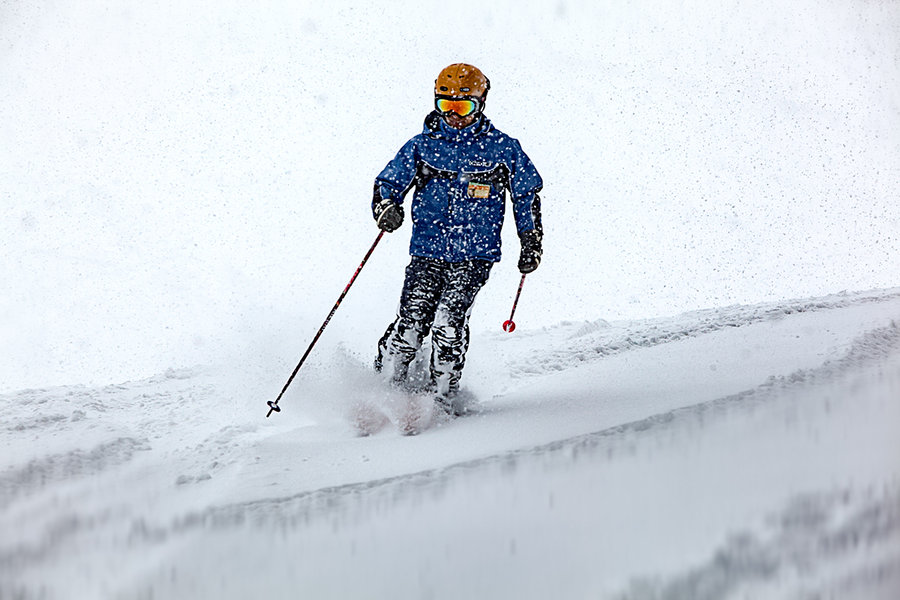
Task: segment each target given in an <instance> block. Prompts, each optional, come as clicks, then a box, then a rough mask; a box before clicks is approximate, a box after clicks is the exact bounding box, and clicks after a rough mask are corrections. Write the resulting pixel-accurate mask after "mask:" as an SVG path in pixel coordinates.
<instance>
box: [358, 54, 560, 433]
mask: <svg viewBox="0 0 900 600" xmlns="http://www.w3.org/2000/svg"><path fill="white" fill-rule="evenodd" d="M490 87H491V84H490V81H488V79H487V77H485V76H484V74H483V73H482V72H481V71H480V70H479V69H478V68H476V67H474V66H472V65H468V64H462V63H457V64H452V65H450V66H448V67H447V68H445V69H444V70H442V71H441V73H440V75H438V78H437V80H436V81H435V83H434V106H435V110H434V111H432V112H431V113H430V114H429V115H428V116H427V117H426V118H425V127H424V130H423V132H422V133H421V134H419V135H417V136H415V137H413V138H412V139H411V140H409V141H408V142H407V143H406V144H405V145H404V146H403V147H402V148H401V149H400V151H399V152H398V153H397V155H396V156H395V157H394V159H393V160H391V161H390V162H389V163H388V164H387V166H386V167H385V168H384V170H382V171H381V173H380V174H379V175H378V177H377V178H376V179H375V193H374V197H373V199H372V213H373V216H374V217H375V221H376V223H377V224H378V227H379V228H381V229H382V230H384V231H386V232H392V231H395V230H396V229H397V228H399V227H400V225H401V224H402V223H403V215H404V211H403V199H404V197H405V196H406V193H407V192H408V191H409V190H410V189H411V188H412V187H413V186H415V193H414V195H413V199H412V203H411V206H410V214H411V217H412V239H411V241H410V251H409V252H410V255H411V260H410V263H409V266H407V267H406V278H405V280H404V283H403V291H402V293H401V296H400V307H399V310H398V313H397V317H396V319H395V320H394V322H393V323H391V324H390V325H389V326H388V328H387V331H385V333H384V336H383V337H382V338H381V340H380V341H379V343H378V355H377V357H376V359H375V369H376V371H379V372H382V373H384V374H385V376H386V377H387V378H388V379H389V380H390V381H391V382H392V383H393V384H395V385H397V386H400V387H403V388H406V389H410V387H412V382H410V381H409V376H410V374H409V366H410V363H411V362H412V361H413V360H414V359H415V357H416V354H417V352H418V351H419V349H420V347H421V345H422V342H423V340H424V339H425V337H426V336H427V335H428V334H429V332H430V333H431V343H432V353H431V363H430V381H429V382H428V389H429V390H431V391H433V393H434V394H435V397H434V399H435V402H436V404H437V405H438V406H439V407H440V408H441V409H443V410H444V411H445V412H446V413H447V414H449V415H452V416H458V415H459V414H462V413H463V412H464V411H465V407H464V406H462V405H461V403H460V402H459V401H455V399H456V397H457V392H458V391H459V379H460V376H461V375H462V370H463V366H464V364H465V358H466V350H467V348H468V344H469V327H468V320H469V314H470V311H471V308H472V303H473V302H474V300H475V296H476V294H477V293H478V291H479V290H480V289H481V287H482V286H483V285H484V284H485V282H486V281H487V279H488V275H489V274H490V271H491V267H492V266H493V264H494V263H495V262H497V261H499V260H500V229H501V226H502V224H503V215H504V211H505V205H504V193H505V192H506V191H507V190H508V191H509V193H510V196H511V199H512V206H513V213H514V217H515V223H516V229H517V231H518V235H519V240H520V242H521V253H520V255H519V265H518V266H519V271H520V272H522V273H530V272H532V271H534V270H535V269H537V267H538V265H539V264H540V261H541V253H542V247H541V238H542V235H543V231H542V228H541V214H540V198H539V197H538V192H539V191H540V190H541V187H542V181H541V176H540V175H539V174H538V172H537V170H536V169H535V167H534V165H533V164H532V162H531V160H530V159H529V158H528V156H526V154H525V153H524V152H523V151H522V147H521V146H520V145H519V142H518V141H517V140H515V139H513V138H511V137H509V136H507V135H506V134H504V133H502V132H500V131H499V130H498V129H497V128H495V127H494V126H493V125H492V124H491V122H490V120H489V119H488V118H487V117H486V116H484V113H483V111H484V105H485V100H486V99H487V93H488V90H489V89H490Z"/></svg>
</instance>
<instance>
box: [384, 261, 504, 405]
mask: <svg viewBox="0 0 900 600" xmlns="http://www.w3.org/2000/svg"><path fill="white" fill-rule="evenodd" d="M492 266H493V263H491V262H489V261H486V260H470V261H465V262H460V263H450V262H445V261H442V260H437V259H431V258H423V257H420V256H413V257H412V260H411V261H410V263H409V266H408V267H406V279H405V281H404V283H403V293H402V294H401V296H400V308H399V310H398V312H397V319H396V320H395V321H394V322H393V323H391V324H390V325H389V326H388V328H387V331H385V332H384V336H383V337H382V338H381V340H380V341H379V342H378V356H377V358H376V359H375V370H376V371H379V372H382V373H384V374H385V375H386V376H388V377H389V378H390V380H391V381H392V382H393V383H395V384H397V385H401V386H405V385H408V384H409V382H408V380H407V378H408V376H409V365H410V363H412V361H413V360H414V359H415V358H416V354H417V353H418V352H419V349H420V348H421V346H422V341H423V340H424V339H425V338H426V336H427V335H428V334H429V332H430V333H431V346H432V348H431V373H430V384H431V385H432V386H433V388H434V392H435V393H436V394H437V395H440V396H443V397H446V398H449V397H451V396H452V395H454V394H455V393H456V392H457V390H458V389H459V378H460V376H461V375H462V370H463V366H465V362H466V350H467V349H468V346H469V314H470V313H471V311H472V303H473V302H474V301H475V295H476V294H477V293H478V291H479V290H480V289H481V287H482V286H483V285H484V284H485V282H486V281H487V279H488V275H490V272H491V267H492Z"/></svg>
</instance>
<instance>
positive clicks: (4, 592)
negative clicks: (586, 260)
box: [0, 289, 900, 600]
mask: <svg viewBox="0 0 900 600" xmlns="http://www.w3.org/2000/svg"><path fill="white" fill-rule="evenodd" d="M898 299H900V290H896V289H895V290H885V291H882V292H867V293H862V294H842V295H838V296H830V297H826V298H820V299H813V300H806V301H791V302H786V303H773V304H766V305H759V306H747V307H743V306H739V307H728V308H724V309H715V310H708V311H698V312H694V313H688V314H685V315H681V316H679V317H673V318H670V319H657V320H652V321H640V322H633V323H628V324H622V325H618V326H611V325H609V324H607V323H606V322H605V321H602V320H600V321H596V322H593V323H586V324H570V323H564V324H561V325H560V326H559V327H557V328H555V329H554V330H552V331H550V332H549V333H548V332H544V333H543V335H542V336H541V334H540V333H535V332H526V335H522V336H521V337H520V338H517V339H515V340H513V341H512V342H510V343H513V344H515V345H517V346H526V345H527V344H528V343H529V340H530V339H532V340H533V339H534V338H535V337H537V336H541V337H540V339H541V340H543V341H544V342H547V341H548V340H549V343H548V344H547V347H545V348H543V349H542V350H541V351H534V352H511V353H510V354H511V355H512V356H514V357H519V359H518V361H517V362H512V361H510V362H509V363H508V364H507V368H508V370H509V373H510V376H511V377H513V378H531V377H535V376H538V375H541V374H546V373H552V372H558V371H561V370H564V369H568V368H572V367H577V366H578V365H579V364H584V363H589V362H593V361H597V360H601V359H603V358H604V357H608V356H611V355H615V354H621V353H624V352H628V351H629V350H633V349H640V348H648V347H653V346H659V345H662V344H666V343H671V342H676V341H680V340H684V339H686V338H697V337H700V336H703V335H706V334H709V333H712V332H717V331H721V330H723V329H727V328H735V327H743V326H747V325H751V324H754V323H759V322H764V321H777V320H780V319H783V318H785V317H786V316H789V315H792V314H797V313H803V312H818V311H828V310H836V309H842V308H848V307H854V306H862V305H867V304H876V303H884V302H890V301H895V300H898ZM503 339H504V340H506V339H508V338H503ZM898 349H900V326H898V323H897V322H896V321H894V322H891V323H890V324H888V325H885V326H882V327H877V328H873V329H869V330H868V331H865V332H864V333H863V334H862V335H861V336H859V337H858V338H857V339H856V340H855V341H854V342H853V343H852V345H851V346H850V347H849V348H847V349H846V350H845V351H844V352H843V353H842V354H841V355H840V356H837V357H835V358H831V359H828V360H825V361H824V362H823V363H822V364H821V365H820V366H818V367H815V368H808V369H800V370H797V371H795V372H793V373H790V374H788V375H784V376H777V377H776V376H773V377H770V378H769V379H768V380H766V381H764V382H763V383H761V384H759V385H758V386H756V387H753V388H751V389H747V390H743V391H741V392H739V393H736V394H730V395H726V396H723V397H718V398H715V399H714V400H711V401H708V402H703V403H700V404H696V405H691V406H683V407H679V408H676V409H674V410H669V411H665V412H661V413H658V414H654V415H651V416H648V417H646V418H642V419H639V420H636V421H633V422H627V423H620V424H618V425H616V426H614V427H608V428H605V429H603V430H601V431H597V432H594V433H590V434H586V435H579V436H576V437H568V438H564V439H559V440H555V441H553V442H551V443H544V444H539V445H533V446H527V447H518V448H516V447H512V448H509V449H508V451H506V452H500V453H495V454H492V455H490V456H485V457H482V458H478V459H476V460H469V461H464V462H461V463H458V464H454V465H452V466H446V467H440V468H436V469H428V470H423V471H418V472H413V473H404V474H401V475H397V476H393V477H387V478H382V479H376V480H369V481H361V482H353V483H347V484H343V485H335V486H327V487H321V488H318V489H312V490H307V491H303V492H301V493H297V494H293V495H284V496H276V497H265V496H264V494H265V491H264V490H260V493H261V495H262V496H263V497H261V498H258V499H256V500H252V501H245V502H236V503H225V504H220V503H217V502H216V497H217V489H215V488H210V489H209V490H207V491H205V492H204V491H202V490H203V489H205V488H202V487H200V488H197V489H198V490H201V491H200V492H199V493H198V495H197V497H195V498H192V499H190V501H186V502H185V503H184V504H183V505H182V507H181V508H179V507H178V506H176V507H175V508H174V509H172V510H170V512H169V513H168V514H164V516H162V517H160V516H157V515H156V514H155V511H154V510H153V508H152V507H153V503H154V501H155V500H156V499H157V497H159V496H161V495H163V494H171V493H172V492H171V489H172V488H174V489H175V490H178V489H186V488H187V487H191V486H194V485H198V484H207V485H208V484H210V483H214V481H215V479H216V476H217V475H219V474H223V475H225V474H226V471H228V470H229V469H231V468H237V467H239V466H240V465H241V463H242V461H243V462H244V463H246V461H247V460H248V457H247V456H246V452H247V449H248V448H251V447H252V442H253V441H254V440H257V439H260V436H261V435H263V433H262V432H260V431H259V425H258V424H246V425H236V424H235V423H233V422H229V421H228V419H227V418H225V417H219V418H218V419H216V418H210V417H209V411H208V410H204V409H205V408H209V407H211V406H212V405H214V404H215V402H216V398H217V396H218V395H219V394H220V390H219V389H218V388H217V386H216V382H215V380H214V377H213V375H212V374H211V373H210V372H207V371H206V370H204V369H189V370H170V371H167V372H166V373H163V374H161V375H159V376H157V377H153V378H150V379H147V380H143V381H138V382H127V383H123V384H117V385H109V386H105V387H102V388H96V389H90V388H85V387H83V386H77V387H62V388H51V389H37V390H24V391H21V392H17V393H13V394H6V395H3V396H0V423H2V426H0V442H2V444H3V446H4V447H5V448H12V451H11V452H8V453H4V456H3V458H2V459H0V460H2V462H0V510H2V511H3V512H2V513H0V514H2V516H0V523H3V529H4V530H5V531H7V532H9V534H10V535H4V536H3V539H2V540H0V574H2V575H3V576H2V578H0V579H2V580H3V581H4V582H3V583H0V598H6V597H12V598H31V597H41V596H42V595H44V594H45V592H47V593H46V595H47V596H50V597H52V596H53V594H52V590H51V591H47V590H43V591H41V590H38V591H36V592H35V590H34V589H31V588H28V587H27V586H24V587H23V586H21V585H18V584H15V583H7V582H14V581H16V577H15V576H14V574H16V573H18V572H19V571H20V570H22V569H29V568H34V567H39V566H40V565H42V564H46V563H48V562H49V561H54V560H60V557H61V556H63V555H64V554H65V553H66V552H69V551H71V550H72V549H73V548H78V547H83V545H87V546H90V547H92V548H93V551H94V552H97V553H98V556H108V555H109V554H110V553H112V554H115V553H118V552H122V551H135V550H136V549H140V548H146V547H149V548H152V547H161V546H165V545H166V544H167V543H170V542H172V541H173V540H175V539H179V538H183V537H186V536H187V535H188V534H190V532H192V531H196V530H204V529H205V530H223V529H226V530H227V529H231V528H237V527H241V526H245V525H248V524H249V525H253V526H254V527H258V528H269V529H272V530H282V529H291V528H293V527H296V526H297V525H298V524H302V523H307V522H309V521H310V520H311V519H314V518H315V517H316V516H317V515H322V514H325V513H327V514H329V515H331V518H332V519H350V520H353V519H355V518H357V517H355V516H354V502H355V500H356V499H358V498H359V497H360V495H367V496H370V497H371V498H372V499H373V500H372V501H373V502H374V503H376V504H377V503H379V502H380V503H386V504H390V503H391V501H392V498H395V497H397V495H399V494H402V493H404V492H405V491H406V490H409V489H410V488H411V487H412V488H416V487H418V488H420V489H423V490H425V491H426V492H428V493H432V494H437V495H440V494H441V493H442V491H441V490H442V489H446V488H448V487H452V486H453V485H454V481H456V480H457V479H459V478H460V477H464V476H465V474H466V473H468V472H470V471H473V470H479V469H484V468H505V467H508V468H512V469H514V468H515V465H516V463H517V462H520V461H529V460H534V459H535V458H536V457H537V458H541V459H542V460H551V459H550V458H547V457H554V456H556V457H559V456H575V455H577V454H579V453H581V452H585V451H587V450H588V449H593V450H596V449H597V448H598V447H604V448H606V452H607V453H608V454H610V455H614V454H616V453H621V452H627V451H628V448H629V447H631V446H632V445H633V444H634V443H635V440H638V439H640V437H641V436H643V435H649V434H650V433H654V432H656V433H658V432H659V431H660V430H665V429H666V428H673V429H674V428H676V427H677V426H683V425H684V424H685V423H691V422H698V421H702V420H704V419H706V418H708V417H709V416H710V415H714V414H715V415H719V414H722V413H723V412H727V411H729V410H732V409H733V408H736V407H747V406H750V405H753V404H755V403H765V402H767V401H777V400H778V399H779V398H781V397H782V394H781V392H783V391H784V390H786V389H792V388H802V387H804V386H811V385H816V384H819V383H822V382H826V381H829V380H832V379H836V378H839V377H841V376H843V375H845V374H847V373H850V372H852V371H854V370H856V369H860V368H865V367H866V366H867V365H873V364H877V363H878V362H879V361H880V360H882V359H884V358H885V357H887V356H889V355H891V354H892V353H895V352H897V350H898ZM523 356H524V357H527V358H524V359H523V358H521V357H523ZM488 404H489V403H488ZM260 410H261V407H260ZM487 412H490V407H489V406H488V407H487ZM463 423H464V422H463ZM463 423H461V425H462V424H463ZM73 440H74V441H77V443H78V447H71V444H72V442H73ZM161 462H162V463H165V468H164V469H163V471H164V475H163V476H164V477H166V478H167V481H168V484H169V486H170V490H168V491H167V490H158V489H155V488H156V487H158V484H159V483H160V481H162V480H161V477H163V476H160V475H158V474H155V475H153V477H150V478H148V479H146V480H145V477H144V476H145V475H147V474H149V473H155V470H156V469H157V468H158V466H159V464H160V463H161ZM120 477H123V478H124V479H122V480H119V479H118V478H120ZM210 480H213V481H212V482H211V481H210ZM104 485H133V486H135V489H138V490H141V489H143V490H145V491H146V493H147V496H148V498H147V499H146V501H145V502H142V503H137V504H136V503H135V502H134V499H133V498H131V497H129V496H127V495H126V496H125V497H124V498H122V499H117V498H115V497H114V495H113V496H112V497H110V499H109V500H108V501H107V502H105V503H103V504H102V505H100V506H98V505H97V504H96V502H95V503H93V504H91V503H88V504H85V506H84V507H81V506H80V505H79V502H80V500H82V499H85V498H89V497H91V496H92V495H94V494H97V493H101V494H102V493H103V492H102V491H98V490H102V488H103V486H104ZM898 485H900V484H898ZM898 485H894V486H893V487H886V488H885V489H883V490H867V491H862V492H861V491H859V490H852V489H840V490H819V491H811V492H809V493H808V494H807V495H805V496H802V497H799V498H797V499H796V500H795V501H794V502H793V503H792V504H791V505H789V506H788V507H786V508H784V509H783V511H781V512H779V513H775V514H773V516H772V518H771V527H770V529H769V530H768V531H765V532H760V531H747V532H739V533H737V534H735V535H734V536H733V537H731V538H729V539H727V540H724V541H723V542H722V545H721V547H720V548H718V549H717V550H716V552H715V553H714V555H713V556H712V557H711V558H710V559H709V561H708V562H707V563H705V564H701V565H699V566H696V567H693V568H692V569H691V570H689V571H688V572H686V573H683V574H681V575H678V576H675V577H672V578H668V579H662V580H661V579H659V578H642V579H636V580H634V581H633V582H632V583H631V584H630V587H629V588H628V589H627V590H625V591H624V592H622V593H621V595H620V596H618V597H619V598H621V600H681V599H688V598H692V599H695V600H704V599H707V598H708V599H713V598H719V597H724V596H725V595H727V594H728V593H733V592H735V591H741V590H750V591H751V592H752V589H753V586H754V585H757V584H758V582H759V581H763V582H765V581H766V580H769V579H772V578H776V577H786V576H787V575H785V574H786V573H788V574H789V573H791V572H793V571H803V569H808V568H810V567H809V565H813V564H820V563H821V564H829V561H837V560H839V559H841V558H842V557H844V556H847V555H852V554H853V552H854V551H855V550H856V549H857V546H859V545H860V544H868V545H870V546H872V547H877V548H883V547H886V546H890V547H893V548H895V549H896V548H897V547H898V542H900V487H898ZM891 545H892V546H891ZM879 556H880V557H881V558H880V559H879V561H878V562H876V563H875V564H868V565H864V566H860V567H859V568H857V569H856V570H852V571H851V572H848V573H845V574H842V575H840V577H838V576H837V575H835V577H836V579H835V581H833V582H832V583H833V585H832V589H847V590H850V591H851V592H852V590H856V589H860V586H862V585H864V584H865V583H867V582H870V581H871V580H872V579H873V578H874V579H877V580H879V581H886V582H887V583H886V584H885V585H888V586H889V585H892V584H891V582H892V581H894V580H897V579H900V575H898V573H900V555H898V553H894V554H892V555H891V554H889V553H882V554H880V555H879ZM113 562H114V563H115V561H113ZM112 566H113V567H114V565H112ZM751 595H752V593H751ZM808 597H810V598H813V597H817V596H815V592H814V590H813V591H811V592H809V596H808Z"/></svg>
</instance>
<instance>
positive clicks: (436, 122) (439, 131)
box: [422, 110, 494, 140]
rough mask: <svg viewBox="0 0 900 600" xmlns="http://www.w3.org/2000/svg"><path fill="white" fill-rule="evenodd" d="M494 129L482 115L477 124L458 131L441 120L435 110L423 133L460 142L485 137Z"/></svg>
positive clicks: (427, 120) (429, 115)
mask: <svg viewBox="0 0 900 600" xmlns="http://www.w3.org/2000/svg"><path fill="white" fill-rule="evenodd" d="M493 128H494V126H493V125H491V120H490V119H488V118H487V117H486V116H484V115H480V116H479V117H478V118H477V119H476V120H475V122H474V123H472V124H471V125H469V126H468V127H464V128H463V129H456V128H455V127H450V126H449V125H447V123H446V122H445V121H444V119H442V118H441V115H440V113H439V112H438V111H436V110H433V111H431V112H430V113H429V114H428V116H427V117H425V126H424V127H423V129H422V133H423V134H424V135H427V136H428V137H432V138H438V139H445V140H460V139H468V138H473V137H477V136H480V135H484V134H486V133H488V132H489V131H491V130H492V129H493Z"/></svg>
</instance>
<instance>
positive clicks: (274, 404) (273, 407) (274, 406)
mask: <svg viewBox="0 0 900 600" xmlns="http://www.w3.org/2000/svg"><path fill="white" fill-rule="evenodd" d="M383 235H384V231H380V232H379V233H378V237H377V238H375V241H374V242H373V243H372V247H371V248H369V251H368V252H366V255H365V257H363V259H362V262H361V263H359V267H357V268H356V273H354V274H353V277H351V278H350V282H349V283H348V284H347V287H345V288H344V291H343V292H341V295H340V296H339V297H338V299H337V302H335V303H334V306H333V307H332V308H331V312H330V313H328V317H327V318H326V319H325V322H324V323H322V326H321V327H320V328H319V332H318V333H317V334H316V337H314V338H313V341H312V342H311V343H310V344H309V348H307V349H306V352H304V353H303V357H302V358H301V359H300V362H299V363H297V366H296V367H294V372H293V373H291V376H290V377H288V380H287V383H285V384H284V388H282V390H281V393H280V394H278V397H277V398H275V400H269V402H268V404H269V412H268V413H267V414H266V418H267V419H268V418H269V417H270V416H272V413H273V412H281V407H280V406H278V401H279V400H281V397H282V396H284V393H285V392H286V391H287V389H288V387H289V386H290V385H291V382H292V381H294V377H296V376H297V371H299V370H300V367H302V366H303V363H304V362H306V357H307V356H309V353H310V352H311V351H312V349H313V346H315V345H316V342H318V341H319V337H320V336H321V335H322V332H323V331H325V327H327V326H328V322H329V321H331V317H333V316H334V313H335V312H337V309H338V307H339V306H340V305H341V301H342V300H343V299H344V296H346V295H347V292H348V291H350V286H351V285H353V282H354V281H356V276H357V275H359V272H360V271H362V268H363V267H364V266H365V264H366V261H367V260H369V257H370V256H372V252H374V251H375V246H377V245H378V242H380V241H381V236H383Z"/></svg>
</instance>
